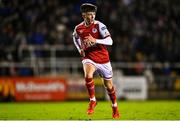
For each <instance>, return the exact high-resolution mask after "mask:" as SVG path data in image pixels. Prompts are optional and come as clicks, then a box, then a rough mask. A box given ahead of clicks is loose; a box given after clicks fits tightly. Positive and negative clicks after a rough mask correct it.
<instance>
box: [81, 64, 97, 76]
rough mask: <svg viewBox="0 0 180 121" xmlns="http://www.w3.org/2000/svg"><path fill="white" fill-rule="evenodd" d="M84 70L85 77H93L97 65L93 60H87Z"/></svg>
mask: <svg viewBox="0 0 180 121" xmlns="http://www.w3.org/2000/svg"><path fill="white" fill-rule="evenodd" d="M83 70H84V75H85V77H87V78H92V77H93V74H94V72H95V71H96V67H95V65H94V63H93V62H91V61H87V62H83Z"/></svg>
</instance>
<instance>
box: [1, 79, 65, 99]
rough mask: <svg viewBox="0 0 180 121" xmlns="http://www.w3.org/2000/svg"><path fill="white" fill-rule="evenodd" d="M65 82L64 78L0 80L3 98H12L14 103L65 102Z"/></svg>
mask: <svg viewBox="0 0 180 121" xmlns="http://www.w3.org/2000/svg"><path fill="white" fill-rule="evenodd" d="M66 82H67V81H66V80H65V79H64V78H51V77H15V78H0V85H1V92H2V94H3V96H5V97H6V96H9V95H10V96H14V97H15V100H16V101H60V100H66V95H67V83H66ZM6 93H7V94H6ZM4 94H6V95H4Z"/></svg>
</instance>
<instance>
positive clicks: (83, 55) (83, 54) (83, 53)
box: [80, 49, 85, 57]
mask: <svg viewBox="0 0 180 121" xmlns="http://www.w3.org/2000/svg"><path fill="white" fill-rule="evenodd" d="M80 55H81V56H82V57H85V52H84V50H83V49H81V50H80Z"/></svg>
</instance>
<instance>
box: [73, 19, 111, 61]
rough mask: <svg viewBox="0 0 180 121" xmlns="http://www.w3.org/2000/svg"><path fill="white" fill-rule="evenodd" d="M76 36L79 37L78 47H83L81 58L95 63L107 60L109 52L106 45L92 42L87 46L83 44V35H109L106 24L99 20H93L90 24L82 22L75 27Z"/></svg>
mask: <svg viewBox="0 0 180 121" xmlns="http://www.w3.org/2000/svg"><path fill="white" fill-rule="evenodd" d="M75 33H76V36H77V37H78V38H79V39H80V48H82V49H84V52H85V57H83V58H82V59H91V60H92V61H94V62H96V63H107V62H109V53H108V50H107V47H106V45H103V44H94V45H92V46H90V47H89V46H87V45H86V44H85V41H84V39H85V37H86V36H88V35H89V34H91V36H92V37H94V38H96V39H103V38H106V37H108V36H110V34H109V31H108V30H107V28H106V26H105V25H104V24H103V23H101V22H99V21H95V22H94V23H92V24H91V25H90V26H88V27H87V26H85V23H84V22H82V23H80V24H79V25H77V26H76V28H75Z"/></svg>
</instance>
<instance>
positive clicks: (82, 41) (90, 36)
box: [73, 3, 119, 118]
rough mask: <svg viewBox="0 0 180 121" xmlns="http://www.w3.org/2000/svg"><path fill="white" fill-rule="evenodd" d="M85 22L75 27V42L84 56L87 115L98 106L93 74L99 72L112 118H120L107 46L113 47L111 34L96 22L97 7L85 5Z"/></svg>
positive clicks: (83, 12)
mask: <svg viewBox="0 0 180 121" xmlns="http://www.w3.org/2000/svg"><path fill="white" fill-rule="evenodd" d="M80 10H81V13H82V17H83V19H84V21H83V22H81V23H80V24H78V25H77V26H76V27H75V30H74V33H73V41H74V44H75V46H76V48H77V49H78V51H79V53H80V55H81V56H82V63H83V69H84V76H85V83H86V87H87V90H88V93H89V98H90V102H89V107H88V110H87V114H89V115H90V114H92V113H94V108H95V106H96V105H97V101H96V97H95V87H94V80H93V74H94V72H95V71H97V72H98V73H99V74H100V75H101V76H102V78H103V83H104V86H105V88H106V90H107V92H108V95H109V97H110V99H111V102H112V117H113V118H119V112H118V106H117V102H116V95H115V89H114V86H113V83H112V76H113V73H112V67H111V63H110V60H109V53H108V50H107V48H106V45H112V43H113V41H112V39H111V36H110V33H109V31H108V30H107V28H106V26H105V25H104V24H103V23H101V22H100V21H97V20H95V15H96V11H97V7H96V6H95V5H93V4H90V3H84V4H82V5H81V7H80Z"/></svg>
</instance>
